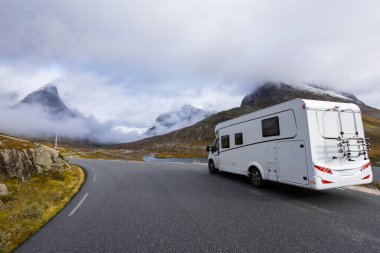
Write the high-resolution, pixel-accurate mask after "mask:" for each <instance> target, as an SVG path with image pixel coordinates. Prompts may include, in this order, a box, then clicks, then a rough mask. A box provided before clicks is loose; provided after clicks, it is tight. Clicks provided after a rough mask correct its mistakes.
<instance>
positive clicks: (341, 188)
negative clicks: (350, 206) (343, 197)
mask: <svg viewBox="0 0 380 253" xmlns="http://www.w3.org/2000/svg"><path fill="white" fill-rule="evenodd" d="M337 189H338V190H341V191H345V190H346V189H343V188H337Z"/></svg>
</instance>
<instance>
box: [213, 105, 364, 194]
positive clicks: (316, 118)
mask: <svg viewBox="0 0 380 253" xmlns="http://www.w3.org/2000/svg"><path fill="white" fill-rule="evenodd" d="M215 135H216V139H215V142H214V144H213V145H212V146H209V147H207V151H209V158H208V160H209V161H208V162H209V170H210V172H211V173H215V172H217V171H218V170H219V171H227V172H231V173H236V174H242V175H246V176H248V177H249V178H250V181H251V182H252V184H253V185H255V186H261V185H262V184H263V182H264V181H266V180H267V181H275V182H281V183H286V184H291V185H296V186H300V187H305V188H312V189H316V190H323V189H329V188H335V187H342V186H349V185H358V184H368V183H371V182H372V170H371V163H370V160H369V158H368V145H369V144H368V143H367V139H366V138H365V137H364V130H363V123H362V117H361V112H360V109H359V107H358V106H357V105H355V104H351V103H335V102H325V101H316V100H306V99H294V100H290V101H288V102H284V103H281V104H278V105H275V106H272V107H268V108H265V109H263V110H259V111H256V112H253V113H250V114H247V115H243V116H241V117H239V118H235V119H232V120H229V121H225V122H222V123H220V124H218V125H217V126H216V127H215Z"/></svg>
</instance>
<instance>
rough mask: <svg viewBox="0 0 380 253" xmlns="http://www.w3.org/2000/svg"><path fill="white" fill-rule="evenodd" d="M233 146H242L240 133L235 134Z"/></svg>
mask: <svg viewBox="0 0 380 253" xmlns="http://www.w3.org/2000/svg"><path fill="white" fill-rule="evenodd" d="M235 145H243V134H242V133H237V134H235Z"/></svg>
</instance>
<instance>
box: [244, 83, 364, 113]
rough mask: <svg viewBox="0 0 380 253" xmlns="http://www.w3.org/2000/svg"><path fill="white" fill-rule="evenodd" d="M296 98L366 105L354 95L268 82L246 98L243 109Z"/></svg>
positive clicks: (326, 89)
mask: <svg viewBox="0 0 380 253" xmlns="http://www.w3.org/2000/svg"><path fill="white" fill-rule="evenodd" d="M294 98H306V99H315V100H325V101H341V102H348V103H355V104H357V105H359V106H361V107H366V105H365V104H364V103H363V102H362V101H360V100H359V99H358V98H357V97H355V96H354V95H352V94H350V93H347V92H343V91H337V90H334V89H328V88H323V87H319V86H316V85H310V84H298V85H295V84H286V83H274V82H267V83H265V84H264V85H262V86H260V87H258V88H257V89H255V90H254V91H253V92H252V93H251V94H248V95H247V96H245V97H244V99H243V101H242V102H241V107H244V106H256V107H266V106H271V105H274V104H278V103H281V102H284V101H288V100H291V99H294Z"/></svg>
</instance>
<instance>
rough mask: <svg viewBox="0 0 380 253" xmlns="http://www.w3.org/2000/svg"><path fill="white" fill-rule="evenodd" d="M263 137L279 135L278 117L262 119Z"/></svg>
mask: <svg viewBox="0 0 380 253" xmlns="http://www.w3.org/2000/svg"><path fill="white" fill-rule="evenodd" d="M261 126H262V130H263V137H270V136H278V135H280V124H279V119H278V117H272V118H268V119H263V120H262V121H261Z"/></svg>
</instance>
